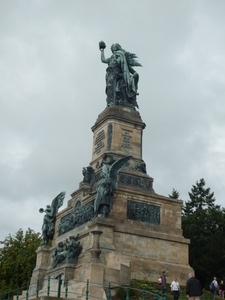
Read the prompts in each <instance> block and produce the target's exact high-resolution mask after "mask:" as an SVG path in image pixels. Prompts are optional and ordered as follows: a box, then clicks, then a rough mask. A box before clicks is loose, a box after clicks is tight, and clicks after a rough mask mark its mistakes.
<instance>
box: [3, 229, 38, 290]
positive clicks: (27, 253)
mask: <svg viewBox="0 0 225 300" xmlns="http://www.w3.org/2000/svg"><path fill="white" fill-rule="evenodd" d="M40 242H41V238H40V233H35V232H34V231H33V230H32V229H30V228H28V229H27V230H26V232H25V233H24V232H23V230H22V229H20V230H19V231H18V232H17V233H16V234H15V235H14V236H12V235H11V234H9V236H7V237H6V238H5V240H4V241H0V244H2V248H0V293H1V294H2V293H5V292H7V291H9V290H14V289H16V288H18V287H22V286H25V285H26V284H27V283H28V282H29V281H30V278H31V275H32V271H33V269H34V268H35V264H36V250H37V248H38V246H39V245H40Z"/></svg>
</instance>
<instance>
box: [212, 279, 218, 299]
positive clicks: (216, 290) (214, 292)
mask: <svg viewBox="0 0 225 300" xmlns="http://www.w3.org/2000/svg"><path fill="white" fill-rule="evenodd" d="M213 284H214V291H213V300H215V299H216V295H217V293H218V282H217V279H216V277H214V278H213Z"/></svg>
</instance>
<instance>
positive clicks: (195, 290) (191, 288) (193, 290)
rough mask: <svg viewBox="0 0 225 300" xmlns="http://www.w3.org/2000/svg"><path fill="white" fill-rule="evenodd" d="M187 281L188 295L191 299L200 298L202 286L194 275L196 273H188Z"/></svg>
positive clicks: (196, 299)
mask: <svg viewBox="0 0 225 300" xmlns="http://www.w3.org/2000/svg"><path fill="white" fill-rule="evenodd" d="M188 277H189V279H188V280H187V282H186V295H187V298H188V299H189V300H200V299H201V296H202V286H201V283H200V281H199V280H198V279H197V278H195V277H194V273H193V272H191V273H189V274H188Z"/></svg>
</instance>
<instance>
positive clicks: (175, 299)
mask: <svg viewBox="0 0 225 300" xmlns="http://www.w3.org/2000/svg"><path fill="white" fill-rule="evenodd" d="M170 287H171V292H172V293H173V300H178V298H179V295H180V285H179V282H178V281H177V278H176V277H175V278H174V280H173V281H172V283H171V285H170Z"/></svg>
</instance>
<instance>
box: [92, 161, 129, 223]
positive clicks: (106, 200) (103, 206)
mask: <svg viewBox="0 0 225 300" xmlns="http://www.w3.org/2000/svg"><path fill="white" fill-rule="evenodd" d="M131 157H132V156H127V157H123V158H120V159H118V160H117V161H115V162H114V163H113V164H112V165H111V166H110V168H109V169H108V168H107V166H106V164H104V165H103V166H102V179H101V180H100V181H99V183H98V185H97V188H96V190H95V191H93V192H91V194H96V198H95V201H94V212H95V216H97V215H98V214H101V215H102V217H104V218H106V217H107V216H108V214H109V212H110V210H111V208H112V205H113V201H112V200H113V198H114V193H113V192H114V191H115V190H116V189H117V184H118V174H119V172H120V170H121V168H122V167H123V166H124V165H126V164H127V162H128V161H129V159H130V158H131Z"/></svg>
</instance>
